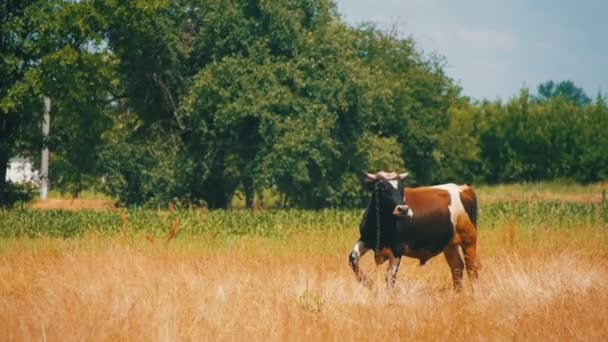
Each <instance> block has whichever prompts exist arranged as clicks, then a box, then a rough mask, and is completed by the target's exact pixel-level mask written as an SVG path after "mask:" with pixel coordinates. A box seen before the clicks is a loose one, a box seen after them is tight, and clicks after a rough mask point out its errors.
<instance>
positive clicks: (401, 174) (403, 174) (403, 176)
mask: <svg viewBox="0 0 608 342" xmlns="http://www.w3.org/2000/svg"><path fill="white" fill-rule="evenodd" d="M408 174H409V173H408V172H404V173H400V174H399V179H404V178H405V177H407V175H408Z"/></svg>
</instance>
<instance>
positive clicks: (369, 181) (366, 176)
mask: <svg viewBox="0 0 608 342" xmlns="http://www.w3.org/2000/svg"><path fill="white" fill-rule="evenodd" d="M377 178H378V177H377V175H376V174H373V173H367V172H365V173H363V185H364V186H365V188H366V189H367V190H371V189H373V185H374V182H375V181H376V179H377Z"/></svg>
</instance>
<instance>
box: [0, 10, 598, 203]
mask: <svg viewBox="0 0 608 342" xmlns="http://www.w3.org/2000/svg"><path fill="white" fill-rule="evenodd" d="M3 10H4V11H3V12H2V19H3V21H2V26H0V39H1V41H2V46H3V51H2V54H3V58H2V61H1V63H2V64H0V76H1V77H0V85H1V86H0V133H1V134H0V166H1V167H0V170H2V171H0V203H6V201H7V198H6V197H7V195H6V194H7V191H6V184H5V182H4V179H5V177H4V172H5V167H3V165H6V163H7V162H8V158H9V157H11V156H13V155H16V154H25V155H35V154H36V153H37V152H35V151H38V150H40V148H41V147H42V146H43V145H47V146H49V147H50V149H51V151H52V160H51V162H52V167H51V174H50V177H51V181H52V182H53V185H54V186H56V187H58V188H59V189H60V190H61V191H63V192H69V193H71V194H73V195H74V196H77V195H78V193H79V192H80V191H82V190H83V189H85V188H88V187H94V186H101V188H103V189H104V191H105V192H107V193H108V194H110V195H111V196H113V197H114V198H116V199H117V200H118V202H120V203H121V204H123V205H127V206H136V207H140V206H152V207H154V206H166V205H167V204H168V203H169V202H171V203H173V204H176V205H178V206H189V205H196V206H199V205H206V206H207V207H209V208H227V207H229V206H230V203H231V198H232V197H233V195H234V194H235V193H243V194H244V195H245V202H246V205H247V206H248V207H251V206H253V203H254V198H255V197H256V196H257V197H258V198H260V197H261V196H262V194H263V191H264V190H268V189H273V190H274V191H276V192H278V193H279V194H280V195H281V197H282V203H283V205H286V206H289V207H297V208H325V207H356V206H360V205H362V204H363V203H364V201H365V197H366V196H365V193H364V190H363V188H362V187H361V184H360V175H361V174H362V172H365V171H372V172H374V171H378V170H380V169H384V170H391V171H399V172H402V171H404V170H405V169H407V170H408V171H409V172H410V174H411V175H410V179H409V181H410V183H411V184H412V185H419V184H433V183H439V182H446V181H454V182H463V181H466V182H490V183H494V182H511V181H520V180H525V181H535V180H546V179H555V178H572V179H576V180H579V181H584V182H592V181H597V180H605V179H607V178H608V159H607V158H606V154H605V153H604V152H603V150H602V146H606V144H607V143H608V141H606V136H607V135H606V134H605V133H604V132H605V131H606V128H607V126H606V125H608V110H607V108H606V102H605V98H604V97H602V96H598V97H597V99H595V100H593V101H592V100H590V99H589V98H588V97H587V95H586V94H585V93H584V91H583V90H582V89H581V88H579V87H577V86H576V85H574V83H573V82H571V81H563V82H559V83H555V82H553V81H549V82H546V83H543V84H541V85H540V86H539V88H538V93H539V94H538V95H536V96H535V95H531V94H530V93H529V91H528V90H527V89H522V90H521V92H520V94H519V95H518V96H515V97H514V98H512V99H510V100H508V101H507V102H505V103H502V102H501V101H495V102H489V101H483V102H479V103H476V102H471V101H470V100H469V99H468V98H466V97H463V96H461V95H460V88H459V87H458V86H457V85H456V84H455V83H454V82H453V81H452V80H451V79H450V78H449V77H448V76H447V75H446V74H445V72H444V65H445V62H444V61H443V59H441V58H440V57H438V56H435V55H428V54H424V53H422V52H421V51H419V49H418V48H417V46H416V43H415V42H414V41H413V40H412V39H410V38H401V36H398V35H396V34H392V33H390V32H383V31H381V30H379V29H378V28H376V27H375V26H374V25H373V24H362V25H360V26H358V27H350V26H347V25H346V24H345V23H344V22H342V21H341V20H340V18H339V15H338V14H337V12H336V9H335V5H334V3H333V2H332V1H331V0H306V1H296V0H277V1H265V0H238V1H223V0H205V1H203V0H173V1H168V0H154V1H143V0H135V1H116V0H82V1H68V0H52V1H46V0H45V1H42V0H38V1H36V0H30V1H21V2H7V3H5V4H4V6H3ZM43 95H46V96H49V97H50V98H51V99H52V113H51V116H52V124H51V126H52V129H51V136H50V137H49V139H48V140H47V141H42V139H41V138H40V127H39V123H40V121H41V116H42V110H41V109H42V104H41V98H42V96H43ZM100 180H102V181H101V182H100ZM100 183H101V184H100Z"/></svg>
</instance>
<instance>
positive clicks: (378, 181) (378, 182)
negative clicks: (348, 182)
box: [364, 171, 407, 216]
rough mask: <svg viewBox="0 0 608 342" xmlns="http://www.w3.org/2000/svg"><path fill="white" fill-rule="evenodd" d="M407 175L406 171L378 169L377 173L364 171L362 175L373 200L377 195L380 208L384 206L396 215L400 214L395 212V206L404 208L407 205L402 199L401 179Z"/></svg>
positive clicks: (402, 185)
mask: <svg viewBox="0 0 608 342" xmlns="http://www.w3.org/2000/svg"><path fill="white" fill-rule="evenodd" d="M406 176H407V173H401V174H398V173H394V172H384V171H380V172H377V173H366V174H365V176H364V183H365V185H366V187H367V189H368V190H371V191H373V193H374V195H373V196H372V198H373V199H374V200H376V199H375V196H377V197H378V200H379V202H380V207H381V208H386V209H387V210H390V211H391V212H393V214H394V215H396V216H401V215H400V213H398V212H397V208H401V209H404V207H407V206H406V205H405V202H404V201H403V188H404V184H403V180H404V179H405V177H406Z"/></svg>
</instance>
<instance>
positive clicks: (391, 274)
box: [386, 254, 401, 289]
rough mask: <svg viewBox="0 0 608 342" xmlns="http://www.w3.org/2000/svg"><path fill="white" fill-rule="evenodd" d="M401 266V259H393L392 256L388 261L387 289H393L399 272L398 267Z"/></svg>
mask: <svg viewBox="0 0 608 342" xmlns="http://www.w3.org/2000/svg"><path fill="white" fill-rule="evenodd" d="M400 264H401V257H395V256H393V255H392V254H391V255H390V257H389V259H388V268H387V269H386V285H387V286H388V288H389V289H392V288H394V287H395V282H396V281H397V272H399V265H400Z"/></svg>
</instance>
